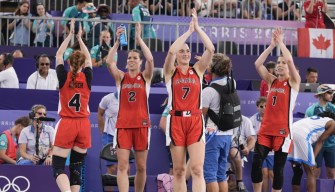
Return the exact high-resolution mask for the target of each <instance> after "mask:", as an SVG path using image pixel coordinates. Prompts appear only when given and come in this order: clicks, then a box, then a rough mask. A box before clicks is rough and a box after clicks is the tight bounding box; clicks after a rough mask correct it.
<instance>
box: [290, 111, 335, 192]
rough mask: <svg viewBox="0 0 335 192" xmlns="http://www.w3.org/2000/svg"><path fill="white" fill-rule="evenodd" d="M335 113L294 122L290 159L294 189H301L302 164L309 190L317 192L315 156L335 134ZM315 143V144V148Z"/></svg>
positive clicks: (294, 190) (296, 190)
mask: <svg viewBox="0 0 335 192" xmlns="http://www.w3.org/2000/svg"><path fill="white" fill-rule="evenodd" d="M334 119H335V114H334V113H332V112H328V111H327V112H323V113H320V114H319V115H318V116H312V117H309V118H304V119H301V120H299V121H297V122H295V123H293V128H292V135H293V137H294V140H293V142H294V144H293V149H292V153H290V154H289V156H288V158H287V159H288V160H289V161H291V163H292V168H293V177H292V191H293V192H299V191H300V182H301V177H302V175H303V171H302V168H301V165H302V166H303V168H304V170H305V172H306V174H307V190H308V191H309V192H316V175H315V173H314V171H315V169H314V168H315V166H316V159H315V157H316V156H317V155H318V154H319V152H320V151H321V150H322V149H321V148H322V146H323V142H324V141H325V140H326V139H327V138H329V137H330V136H333V135H335V121H334ZM313 144H315V146H314V149H313V146H312V145H313Z"/></svg>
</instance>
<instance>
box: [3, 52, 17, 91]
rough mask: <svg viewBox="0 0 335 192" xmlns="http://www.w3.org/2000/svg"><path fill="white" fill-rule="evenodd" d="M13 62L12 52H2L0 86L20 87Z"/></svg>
mask: <svg viewBox="0 0 335 192" xmlns="http://www.w3.org/2000/svg"><path fill="white" fill-rule="evenodd" d="M13 62H14V58H13V55H12V54H10V53H2V54H0V88H19V79H18V77H17V75H16V72H15V69H14V67H13Z"/></svg>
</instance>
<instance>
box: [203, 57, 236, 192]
mask: <svg viewBox="0 0 335 192" xmlns="http://www.w3.org/2000/svg"><path fill="white" fill-rule="evenodd" d="M231 68H232V63H231V60H230V58H229V57H228V56H226V55H224V54H222V53H216V54H214V56H213V59H212V64H211V67H210V71H211V74H212V82H211V84H210V85H209V86H208V87H206V88H205V89H204V90H203V93H202V99H203V101H202V112H203V115H204V117H206V115H207V116H208V117H209V118H207V124H206V149H205V163H204V176H205V181H206V189H207V191H209V192H211V191H228V183H227V176H226V171H227V170H226V168H227V162H228V155H229V150H230V145H231V138H232V135H233V128H236V127H239V126H240V124H241V111H240V107H239V106H240V102H239V97H238V95H237V93H236V90H235V80H234V79H233V78H232V77H229V75H230V74H231ZM232 107H233V108H232ZM224 109H226V110H227V111H224ZM234 109H238V110H236V111H235V110H234ZM234 120H236V121H234ZM231 122H236V123H235V124H232V123H231Z"/></svg>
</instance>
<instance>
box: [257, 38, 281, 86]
mask: <svg viewBox="0 0 335 192" xmlns="http://www.w3.org/2000/svg"><path fill="white" fill-rule="evenodd" d="M275 47H276V42H275V36H274V32H272V38H271V44H270V45H269V47H268V48H266V49H265V50H264V51H263V53H262V54H261V55H260V56H259V57H258V58H257V60H256V61H255V67H256V70H257V72H258V74H259V76H261V78H262V79H264V81H266V83H267V84H270V83H272V81H273V80H274V79H275V78H276V77H275V76H274V75H272V74H271V73H269V72H268V70H267V69H266V67H265V66H264V65H263V64H264V62H265V60H266V58H267V57H268V56H269V54H270V53H271V52H272V50H273V49H274V48H275Z"/></svg>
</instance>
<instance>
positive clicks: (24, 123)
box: [14, 116, 30, 127]
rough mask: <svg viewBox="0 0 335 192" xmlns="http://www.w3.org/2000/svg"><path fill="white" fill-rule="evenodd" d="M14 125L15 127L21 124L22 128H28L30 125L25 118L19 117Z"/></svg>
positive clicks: (28, 120)
mask: <svg viewBox="0 0 335 192" xmlns="http://www.w3.org/2000/svg"><path fill="white" fill-rule="evenodd" d="M14 124H15V125H19V124H21V125H22V126H23V127H28V125H30V119H29V118H28V117H27V116H24V117H20V118H18V119H16V120H15V122H14Z"/></svg>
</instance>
